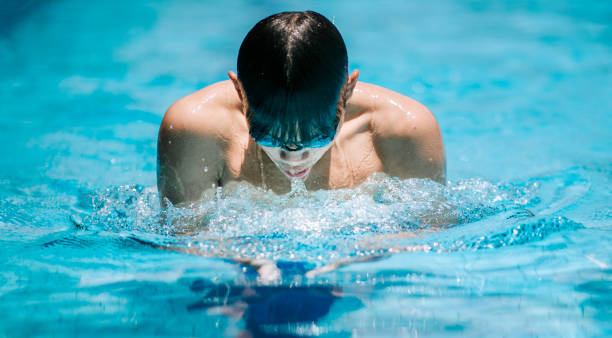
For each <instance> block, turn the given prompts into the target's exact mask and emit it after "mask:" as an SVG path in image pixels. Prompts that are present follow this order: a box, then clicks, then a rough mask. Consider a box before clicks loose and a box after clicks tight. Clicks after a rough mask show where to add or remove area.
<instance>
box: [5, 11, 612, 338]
mask: <svg viewBox="0 0 612 338" xmlns="http://www.w3.org/2000/svg"><path fill="white" fill-rule="evenodd" d="M5 8H6V10H5V11H3V13H2V14H1V15H2V16H3V17H2V19H3V21H2V22H4V24H3V25H2V27H0V60H2V64H1V68H0V69H1V70H2V73H1V76H0V81H2V88H3V90H2V91H0V96H1V100H0V102H2V103H1V105H0V107H1V112H2V113H1V115H0V126H1V130H2V142H1V145H0V228H1V229H2V233H3V236H2V238H1V239H0V246H1V248H2V249H1V250H0V258H1V260H0V261H1V262H2V269H1V271H0V310H1V312H2V313H3V314H4V316H3V318H2V319H1V320H0V336H9V337H15V336H40V335H43V336H48V335H58V336H63V335H68V336H83V335H90V334H92V335H102V336H104V335H110V334H118V335H120V336H125V335H133V336H151V335H162V336H190V335H195V336H217V335H227V336H235V335H238V334H241V333H244V332H246V331H248V332H250V333H251V334H253V335H263V334H267V335H278V336H287V335H294V336H349V335H355V336H374V335H376V336H397V335H407V336H420V335H426V336H453V335H471V336H485V335H487V336H489V335H494V336H500V335H505V336H559V335H563V336H603V335H606V334H610V333H611V332H612V326H611V324H610V323H611V322H612V321H611V318H612V313H611V311H612V309H611V306H610V304H612V297H611V296H610V295H611V294H612V293H611V291H612V268H611V266H612V250H611V249H610V243H612V231H611V230H612V224H611V223H612V222H611V220H612V215H611V212H612V211H611V207H610V200H611V199H610V197H611V196H610V187H611V185H610V179H611V169H612V166H611V164H612V161H611V160H612V158H611V151H610V149H611V146H612V137H611V136H610V129H611V127H612V118H611V117H610V115H611V112H612V109H611V105H610V99H609V96H610V93H611V92H612V80H611V79H612V77H611V76H610V74H611V71H612V63H611V61H610V60H612V50H611V48H612V31H611V27H610V20H609V18H610V16H611V15H612V5H610V4H609V3H606V2H597V1H583V2H574V1H534V2H515V1H508V2H504V1H499V2H494V3H492V2H487V1H469V2H464V1H450V0H447V1H436V2H431V3H421V2H402V3H399V2H398V3H395V2H377V3H373V2H365V1H351V2H342V1H339V2H333V3H331V2H323V1H321V2H317V1H312V2H308V1H307V2H293V3H288V4H281V3H279V2H275V1H259V2H256V3H255V2H248V1H236V2H231V3H229V4H224V5H222V6H221V5H217V4H213V3H212V2H211V3H205V2H201V1H158V2H151V1H144V0H142V1H130V2H129V3H126V2H120V1H106V2H102V1H100V2H94V3H85V2H82V1H75V0H66V1H61V2H56V3H47V2H42V1H31V2H26V3H23V2H18V1H14V2H8V5H6V7H5ZM291 9H300V10H302V9H313V10H316V11H319V12H321V13H323V14H324V15H326V16H327V17H329V18H333V20H334V21H335V23H336V25H337V26H338V28H339V30H340V31H341V33H342V34H343V36H344V38H345V40H346V43H347V47H348V50H349V62H350V68H351V69H353V68H358V69H360V71H361V77H360V79H361V80H363V81H366V82H372V83H376V84H379V85H383V86H385V87H389V88H391V89H393V90H396V91H399V92H401V93H404V94H406V95H408V96H410V97H413V98H415V99H417V100H419V101H421V102H423V103H424V104H425V105H427V106H428V107H429V108H430V109H431V110H432V111H433V112H434V114H435V115H436V117H437V119H438V122H439V123H440V126H441V129H442V134H443V137H444V141H445V145H446V154H447V161H448V168H447V169H448V177H449V183H448V185H447V186H440V185H438V184H435V183H432V182H429V181H426V180H406V181H398V180H394V179H393V178H388V177H383V176H380V175H375V176H374V177H372V178H371V179H370V180H369V181H368V182H366V183H365V184H364V185H362V186H360V187H358V188H356V189H352V190H341V191H333V192H324V191H320V192H310V193H309V192H305V191H302V190H300V189H299V187H296V189H295V191H294V192H292V194H290V195H289V196H276V195H274V194H272V193H269V192H264V191H261V190H258V189H254V188H252V187H249V186H246V185H244V186H238V187H237V188H236V189H235V190H233V191H222V192H220V196H219V198H218V200H216V201H213V202H210V203H203V204H202V205H201V206H200V208H199V210H197V211H196V212H195V214H194V212H188V211H185V210H180V209H171V210H169V211H167V213H166V214H165V215H164V216H165V217H167V218H169V219H172V220H176V222H174V225H172V226H169V225H166V224H161V225H160V222H159V219H160V210H159V206H158V205H159V204H158V196H157V193H156V188H155V170H156V164H155V160H156V155H155V152H156V137H157V128H158V125H159V123H160V121H161V117H162V115H163V112H164V111H165V109H167V107H168V106H169V105H170V104H171V103H172V102H173V101H174V100H176V99H177V98H179V97H181V96H184V95H186V94H188V93H190V92H192V91H194V90H195V89H198V88H201V87H203V86H205V85H207V84H210V83H212V82H215V81H219V80H223V79H225V76H226V75H225V74H226V73H227V71H228V70H235V57H236V53H237V50H238V47H239V45H240V42H241V40H242V38H243V37H244V35H245V33H246V32H247V31H248V29H249V28H250V27H251V26H252V25H253V24H254V23H255V22H256V21H257V20H259V19H261V18H263V17H265V16H267V15H269V14H271V13H274V12H277V11H281V10H291ZM202 213H207V214H208V216H207V219H206V221H207V222H208V223H209V224H210V227H209V229H207V230H206V231H204V230H203V229H202V228H201V227H198V226H197V225H193V222H190V221H191V220H193V219H194V218H197V215H198V214H202ZM447 216H451V218H456V219H457V224H445V223H443V224H442V225H441V227H440V228H439V229H438V228H436V229H432V228H430V227H426V226H422V224H423V219H424V218H427V217H439V218H442V219H444V218H445V217H447ZM185 219H186V220H189V221H185V222H183V221H181V220H185ZM233 257H238V258H250V259H253V258H256V259H260V260H273V261H276V262H277V264H276V265H277V270H275V271H274V273H275V275H274V274H273V276H276V277H275V278H269V279H265V278H261V276H259V275H258V274H257V273H256V272H255V271H254V269H253V268H252V267H249V266H247V265H242V264H239V263H236V262H234V261H232V260H231V259H228V258H233Z"/></svg>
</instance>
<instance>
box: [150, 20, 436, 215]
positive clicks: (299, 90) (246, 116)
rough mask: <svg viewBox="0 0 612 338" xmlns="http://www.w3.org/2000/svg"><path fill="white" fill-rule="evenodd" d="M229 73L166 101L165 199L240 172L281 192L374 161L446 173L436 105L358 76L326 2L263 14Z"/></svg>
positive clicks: (204, 192)
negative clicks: (325, 11)
mask: <svg viewBox="0 0 612 338" xmlns="http://www.w3.org/2000/svg"><path fill="white" fill-rule="evenodd" d="M228 76H229V80H226V81H222V82H218V83H215V84H212V85H210V86H208V87H205V88H203V89H201V90H198V91H197V92H195V93H192V94H190V95H188V96H186V97H184V98H181V99H179V100H178V101H177V102H175V103H174V104H173V105H172V106H171V107H170V108H169V109H168V111H167V112H166V114H165V116H164V119H163V121H162V124H161V127H160V130H159V138H158V148H157V151H158V153H157V155H158V168H157V169H158V170H157V186H158V189H159V192H160V196H161V197H162V204H165V202H164V201H165V199H166V198H167V199H168V200H169V201H170V202H172V203H173V204H175V205H177V204H179V205H185V204H188V203H191V202H196V201H199V200H202V199H203V198H204V199H206V198H209V197H210V196H214V193H215V191H216V188H217V187H222V186H228V185H230V184H231V183H232V182H239V181H246V182H248V183H250V184H252V185H255V186H259V187H263V188H265V189H271V190H272V191H274V192H276V193H279V194H282V193H286V192H289V191H290V189H291V180H302V181H303V182H304V185H305V187H306V188H307V189H308V190H317V189H339V188H350V187H354V186H356V185H358V184H360V183H362V182H363V181H364V180H365V179H366V178H367V177H368V176H370V175H371V174H373V173H375V172H382V173H386V174H388V175H391V176H395V177H398V178H401V179H404V178H411V177H419V178H430V179H432V180H435V181H438V182H440V183H444V182H445V161H446V160H445V155H444V146H443V143H442V137H441V134H440V129H439V127H438V123H437V122H436V119H435V118H434V116H433V114H432V113H431V112H430V111H429V110H428V109H427V108H426V107H425V106H423V105H422V104H420V103H419V102H417V101H415V100H413V99H410V98H408V97H406V96H403V95H401V94H399V93H396V92H393V91H391V90H389V89H385V88H383V87H379V86H376V85H373V84H367V83H364V82H358V77H359V71H357V70H354V71H353V72H352V73H349V71H348V56H347V51H346V46H345V44H344V41H343V39H342V36H341V35H340V33H339V32H338V30H337V29H336V27H335V26H334V25H333V23H331V22H330V21H329V20H327V19H326V18H325V17H323V16H322V15H321V14H318V13H315V12H311V11H307V12H283V13H278V14H275V15H272V16H270V17H267V18H265V19H263V20H262V21H260V22H259V23H257V24H256V25H255V26H254V27H253V28H252V29H251V30H250V31H249V33H248V34H247V36H246V37H245V38H244V41H243V42H242V45H241V46H240V50H239V52H238V62H237V74H236V73H234V72H231V71H230V72H229V73H228Z"/></svg>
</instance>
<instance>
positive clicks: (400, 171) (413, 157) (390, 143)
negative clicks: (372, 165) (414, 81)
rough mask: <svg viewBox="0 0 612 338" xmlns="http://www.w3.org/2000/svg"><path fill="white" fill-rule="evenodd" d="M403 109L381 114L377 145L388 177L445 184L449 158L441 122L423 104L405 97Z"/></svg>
mask: <svg viewBox="0 0 612 338" xmlns="http://www.w3.org/2000/svg"><path fill="white" fill-rule="evenodd" d="M402 103H403V107H407V108H408V109H406V110H408V111H406V110H400V109H396V108H391V109H387V110H386V111H378V112H376V113H375V115H377V116H376V117H375V118H374V120H373V124H374V126H373V130H374V145H375V148H376V151H377V152H378V154H379V157H380V159H381V161H382V164H383V171H384V172H385V173H386V174H389V175H391V176H395V177H398V178H402V179H403V178H412V177H420V178H430V179H432V180H434V181H437V182H440V183H442V184H444V183H445V182H446V157H445V154H444V145H443V143H442V135H441V133H440V128H439V126H438V122H437V121H436V119H435V117H434V116H433V114H432V113H431V112H430V111H429V109H427V108H426V107H425V106H423V105H422V104H420V103H418V102H416V101H414V100H411V99H409V98H404V102H402Z"/></svg>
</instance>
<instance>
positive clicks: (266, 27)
mask: <svg viewBox="0 0 612 338" xmlns="http://www.w3.org/2000/svg"><path fill="white" fill-rule="evenodd" d="M347 76H348V57H347V52H346V46H345V44H344V41H343V39H342V36H341V35H340V33H339V32H338V30H337V29H336V27H335V26H334V24H333V23H331V22H330V21H329V20H327V19H326V18H325V17H324V16H322V15H321V14H318V13H315V12H310V11H308V12H283V13H279V14H275V15H272V16H270V17H267V18H265V19H263V20H261V21H260V22H259V23H257V24H256V25H255V26H254V27H253V28H252V29H251V31H250V32H249V33H248V34H247V36H246V37H245V39H244V41H243V42H242V45H241V46H240V51H239V53H238V79H239V80H240V83H241V85H242V90H243V92H244V94H245V96H246V98H245V99H246V105H247V108H246V114H247V119H248V121H249V130H250V134H251V136H252V137H253V138H254V139H255V141H257V142H258V143H259V144H260V145H262V146H265V147H271V148H273V147H279V148H283V149H285V150H287V151H300V150H302V149H304V148H324V147H328V145H329V144H330V143H331V141H332V140H333V139H334V137H335V134H336V131H337V129H338V124H339V122H340V119H341V115H342V110H343V109H344V104H345V101H346V100H345V99H346V98H344V96H345V95H343V93H344V92H345V90H343V89H345V83H346V79H347Z"/></svg>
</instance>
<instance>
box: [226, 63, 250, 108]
mask: <svg viewBox="0 0 612 338" xmlns="http://www.w3.org/2000/svg"><path fill="white" fill-rule="evenodd" d="M227 76H228V77H229V78H230V80H231V81H232V83H233V84H234V88H235V89H236V93H238V97H239V98H240V102H241V103H242V106H243V107H245V106H246V95H245V93H244V88H242V82H240V80H238V75H236V73H234V72H232V71H230V72H228V73H227Z"/></svg>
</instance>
